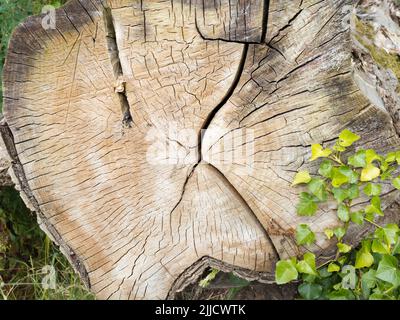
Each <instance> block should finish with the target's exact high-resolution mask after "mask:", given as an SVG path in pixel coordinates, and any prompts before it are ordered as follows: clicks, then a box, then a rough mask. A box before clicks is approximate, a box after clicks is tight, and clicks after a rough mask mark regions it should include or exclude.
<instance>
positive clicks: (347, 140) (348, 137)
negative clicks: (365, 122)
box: [339, 129, 360, 147]
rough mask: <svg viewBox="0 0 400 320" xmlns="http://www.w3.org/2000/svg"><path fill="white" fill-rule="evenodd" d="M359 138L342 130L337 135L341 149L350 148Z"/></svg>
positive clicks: (348, 131)
mask: <svg viewBox="0 0 400 320" xmlns="http://www.w3.org/2000/svg"><path fill="white" fill-rule="evenodd" d="M359 139H360V136H359V135H357V134H355V133H353V132H351V131H350V130H348V129H345V130H343V131H342V132H341V133H340V135H339V145H340V146H342V147H350V146H351V145H352V144H353V143H354V142H356V141H358V140H359Z"/></svg>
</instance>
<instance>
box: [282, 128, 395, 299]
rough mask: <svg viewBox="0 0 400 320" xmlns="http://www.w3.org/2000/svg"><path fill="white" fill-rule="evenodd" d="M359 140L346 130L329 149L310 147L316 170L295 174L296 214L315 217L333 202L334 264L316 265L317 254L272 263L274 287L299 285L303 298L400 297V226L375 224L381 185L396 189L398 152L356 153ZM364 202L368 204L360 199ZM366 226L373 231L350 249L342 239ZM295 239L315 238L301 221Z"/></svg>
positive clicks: (307, 242)
mask: <svg viewBox="0 0 400 320" xmlns="http://www.w3.org/2000/svg"><path fill="white" fill-rule="evenodd" d="M358 140H360V136H358V135H357V134H355V133H353V132H351V131H350V130H347V129H346V130H343V131H342V132H341V133H340V135H339V137H338V139H337V140H336V141H335V142H334V145H333V146H332V147H331V148H324V147H323V146H322V145H321V144H313V145H312V146H311V158H310V161H317V162H318V170H317V172H315V173H313V174H311V173H310V172H308V171H299V172H297V174H296V175H295V177H294V181H293V184H292V185H293V186H296V187H297V186H303V188H304V190H305V191H303V192H301V193H300V195H299V202H298V204H297V206H296V210H297V214H298V215H299V216H313V215H315V214H316V212H317V211H318V207H319V206H320V205H321V204H322V203H324V202H327V201H334V202H336V206H335V208H336V214H337V220H338V224H337V226H336V227H335V228H332V229H326V230H324V234H325V235H324V236H325V237H327V238H328V239H332V241H333V240H335V241H336V247H337V250H336V251H337V252H336V255H335V257H334V258H333V259H332V260H329V261H327V262H325V263H323V264H322V265H320V266H316V257H315V255H314V254H313V253H311V252H307V253H305V254H304V256H303V257H301V258H297V257H292V258H290V259H286V260H280V261H278V262H277V264H276V269H275V279H276V283H277V284H286V283H289V282H291V281H299V283H300V284H299V286H298V292H299V295H300V296H301V297H302V298H303V299H311V300H315V299H332V300H338V299H341V300H350V299H360V300H361V299H371V300H372V299H400V267H399V259H400V238H399V234H400V228H399V226H398V224H396V223H389V224H386V225H379V224H378V223H377V221H376V220H377V218H378V217H381V216H383V215H384V213H383V210H382V207H381V195H382V189H383V188H382V187H383V185H390V184H391V186H392V187H393V188H396V189H400V176H396V174H395V173H396V172H397V169H398V167H399V165H400V151H394V152H390V153H388V154H386V155H381V154H378V153H377V152H376V151H375V150H373V149H367V150H365V149H358V150H356V151H355V150H354V146H353V144H354V143H355V142H357V141H358ZM365 198H366V199H367V201H366V202H364V201H361V200H365ZM357 200H358V201H357ZM355 203H358V206H355V205H354V204H355ZM361 203H365V205H360V204H361ZM354 207H357V208H358V209H357V210H356V209H354ZM360 208H361V209H360ZM364 223H369V224H371V225H373V228H374V231H373V232H372V233H371V234H368V235H366V236H365V237H364V238H363V239H362V241H361V243H360V245H359V246H357V247H356V248H353V247H352V246H351V245H350V244H349V243H346V242H345V241H344V237H345V235H346V233H347V231H348V229H349V227H350V225H351V224H356V225H363V224H364ZM296 241H297V244H298V245H299V246H310V245H312V244H313V243H314V242H315V241H316V236H315V234H314V232H313V230H312V228H311V227H310V226H308V225H307V224H304V223H302V224H299V225H298V226H297V229H296Z"/></svg>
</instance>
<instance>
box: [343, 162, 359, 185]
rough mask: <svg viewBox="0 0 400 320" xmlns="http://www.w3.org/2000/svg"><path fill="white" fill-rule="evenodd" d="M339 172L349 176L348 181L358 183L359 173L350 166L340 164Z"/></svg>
mask: <svg viewBox="0 0 400 320" xmlns="http://www.w3.org/2000/svg"><path fill="white" fill-rule="evenodd" d="M339 172H340V173H341V174H343V175H344V176H346V177H347V182H348V183H357V182H358V178H359V176H358V173H357V172H355V171H353V170H352V169H350V168H349V167H348V166H340V167H339Z"/></svg>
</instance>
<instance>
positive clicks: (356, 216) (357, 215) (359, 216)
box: [350, 210, 364, 225]
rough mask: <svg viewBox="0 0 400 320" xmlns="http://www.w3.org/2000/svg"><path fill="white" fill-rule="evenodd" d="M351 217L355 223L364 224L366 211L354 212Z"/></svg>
mask: <svg viewBox="0 0 400 320" xmlns="http://www.w3.org/2000/svg"><path fill="white" fill-rule="evenodd" d="M350 219H351V221H352V222H354V223H355V224H358V225H362V224H363V223H364V212H363V211H362V210H358V211H355V212H352V213H350Z"/></svg>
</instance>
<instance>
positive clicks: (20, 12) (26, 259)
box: [0, 0, 94, 300]
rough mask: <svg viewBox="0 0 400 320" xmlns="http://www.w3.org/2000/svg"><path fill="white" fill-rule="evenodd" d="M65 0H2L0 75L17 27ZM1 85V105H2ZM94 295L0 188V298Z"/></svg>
mask: <svg viewBox="0 0 400 320" xmlns="http://www.w3.org/2000/svg"><path fill="white" fill-rule="evenodd" d="M64 2H66V0H61V1H54V0H0V80H2V76H1V75H2V73H3V64H4V60H5V56H6V52H7V46H8V42H9V39H10V36H11V34H12V31H13V29H14V28H15V27H16V26H17V25H18V23H20V22H21V21H23V20H24V19H25V18H26V17H27V16H29V15H33V14H39V13H40V12H41V10H42V8H43V6H44V5H54V6H56V7H57V6H60V5H61V4H63V3H64ZM2 100H3V96H2V90H0V111H1V110H2ZM17 299H18V300H19V299H24V300H34V299H42V300H54V299H57V300H64V299H73V300H75V299H77V300H82V299H94V297H93V295H92V294H91V293H90V292H89V291H88V290H87V289H86V288H85V287H84V285H83V284H82V283H81V281H80V279H79V276H78V275H77V274H76V273H75V272H74V270H73V269H72V267H71V266H70V264H69V263H68V261H67V260H66V258H65V257H64V256H63V255H62V254H61V252H60V251H59V250H58V248H57V247H56V246H55V245H54V244H53V243H52V242H51V241H50V239H49V238H48V237H47V236H46V235H45V234H44V233H43V232H42V231H41V230H40V228H39V226H38V224H37V222H36V217H35V216H34V214H32V213H31V212H30V211H29V210H28V209H27V208H26V207H25V205H24V203H23V201H22V200H21V199H20V197H19V194H18V192H17V191H15V190H14V189H13V188H2V189H0V300H17Z"/></svg>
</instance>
